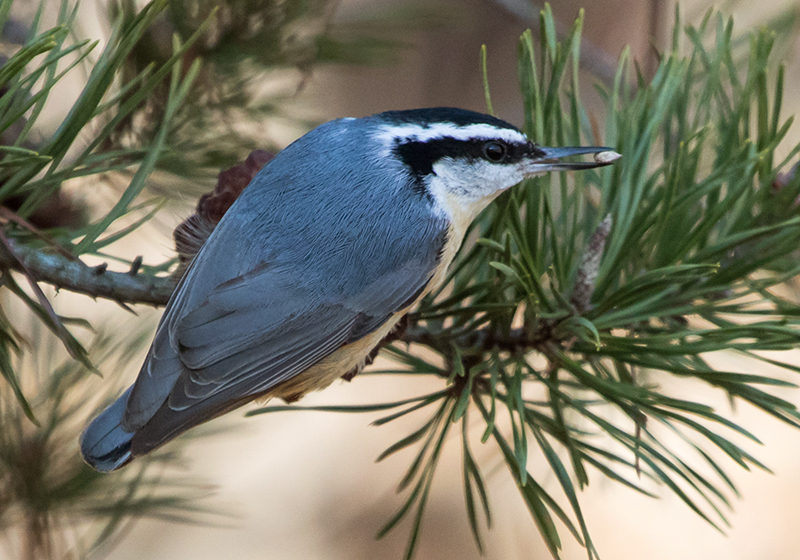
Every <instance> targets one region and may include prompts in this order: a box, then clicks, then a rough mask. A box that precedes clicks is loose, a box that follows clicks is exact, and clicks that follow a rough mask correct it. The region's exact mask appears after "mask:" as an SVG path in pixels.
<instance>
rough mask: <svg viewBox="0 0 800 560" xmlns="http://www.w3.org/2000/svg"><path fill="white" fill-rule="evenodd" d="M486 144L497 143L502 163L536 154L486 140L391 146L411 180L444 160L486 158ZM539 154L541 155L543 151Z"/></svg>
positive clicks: (522, 146)
mask: <svg viewBox="0 0 800 560" xmlns="http://www.w3.org/2000/svg"><path fill="white" fill-rule="evenodd" d="M488 143H498V144H502V145H503V146H505V148H506V153H505V156H504V159H503V163H515V162H517V161H520V160H521V159H522V158H524V157H531V156H534V157H536V156H537V155H538V154H537V152H539V150H538V149H537V148H536V147H535V146H533V144H528V143H525V144H523V143H512V142H506V141H502V140H491V139H488V138H481V139H478V138H475V139H471V140H458V139H456V138H450V137H444V138H437V139H435V140H427V141H424V142H419V141H415V140H405V141H401V140H397V141H396V142H395V145H394V152H395V155H396V156H397V157H398V158H399V159H400V160H401V161H402V162H403V164H405V166H406V167H408V168H409V170H410V171H411V173H412V174H413V175H414V176H415V177H417V178H422V177H425V176H426V175H430V174H431V173H433V165H434V164H435V163H436V162H437V161H439V160H440V159H442V158H444V157H452V158H463V159H466V160H467V161H475V160H479V159H480V160H486V159H488V158H487V155H486V152H485V149H486V146H487V144H488ZM539 153H541V155H544V154H543V152H539ZM490 161H492V160H490Z"/></svg>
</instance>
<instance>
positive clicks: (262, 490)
mask: <svg viewBox="0 0 800 560" xmlns="http://www.w3.org/2000/svg"><path fill="white" fill-rule="evenodd" d="M26 2H28V3H30V4H33V2H32V0H21V1H19V2H16V3H15V5H14V10H16V11H18V13H19V15H18V17H19V18H20V19H21V20H24V18H25V17H27V14H29V13H30V11H31V6H30V5H26ZM420 6H423V7H425V8H430V7H432V6H433V3H432V2H425V3H423V4H421V3H420V2H419V1H417V2H411V1H410V0H408V1H407V0H342V1H341V2H339V3H338V5H337V6H336V9H335V12H334V14H333V16H332V18H333V20H332V21H333V22H334V23H336V24H340V25H343V26H346V25H349V24H353V25H355V24H356V23H357V24H358V26H359V29H362V30H369V29H370V28H369V21H370V18H372V17H374V18H375V21H376V24H375V27H374V29H372V32H373V33H375V34H378V35H380V36H382V37H389V38H391V39H392V40H394V41H396V42H397V46H396V48H395V49H393V50H392V51H391V55H390V56H388V57H386V58H385V59H382V60H380V61H376V62H375V63H374V64H370V65H342V64H337V65H323V66H319V67H314V68H312V69H309V70H308V71H305V72H304V71H300V70H297V69H289V70H284V71H282V72H275V73H274V74H273V75H272V76H271V78H270V80H269V81H268V82H266V83H265V84H264V88H265V92H267V93H269V94H274V93H275V92H278V93H280V94H281V100H280V105H279V106H280V115H281V116H277V117H274V118H270V120H269V121H268V122H264V123H257V126H258V130H259V131H260V132H259V133H262V134H263V135H264V145H265V147H281V146H284V145H286V144H287V143H288V142H290V141H291V140H293V139H294V138H296V137H297V136H299V135H300V134H302V132H303V131H304V130H306V129H307V126H308V123H310V122H323V121H326V120H329V119H332V118H337V117H342V116H363V115H368V114H371V113H374V112H379V111H383V110H388V109H405V108H414V107H425V106H438V105H448V106H458V107H464V108H469V109H473V110H478V111H481V110H483V109H484V108H485V105H484V97H483V88H482V83H481V76H480V71H479V64H478V60H479V58H478V55H479V49H480V47H481V45H483V44H485V45H487V49H488V74H489V80H490V85H491V88H492V97H493V101H494V107H495V109H496V113H497V114H498V115H499V116H501V117H502V118H505V119H506V120H509V121H510V122H516V123H520V122H521V121H522V102H521V98H520V96H519V94H518V86H517V81H516V44H517V39H518V37H519V35H520V34H521V33H522V32H523V31H524V30H525V29H527V28H532V29H534V31H535V30H536V27H537V26H538V10H539V8H540V7H541V6H540V5H539V4H537V3H535V2H529V1H528V0H461V1H457V2H453V1H451V2H444V3H442V4H441V5H439V4H436V8H437V9H436V10H435V11H432V12H431V14H432V15H431V16H430V20H429V21H426V20H425V19H424V18H421V19H420V18H418V19H416V20H414V21H413V23H412V24H408V23H405V24H403V23H397V25H396V26H393V25H390V24H387V21H388V22H391V21H393V20H392V18H393V17H396V18H397V21H398V22H402V21H403V19H402V18H403V14H407V13H408V10H411V9H412V8H413V9H415V10H418V9H419V8H420ZM710 6H711V4H710V3H709V2H707V1H706V0H691V1H685V2H682V3H681V10H682V13H683V15H684V17H685V18H686V19H687V20H688V21H697V20H698V19H699V18H700V17H702V15H703V13H704V12H705V10H707V9H708V8H709V7H710ZM799 6H800V3H798V2H795V1H788V0H787V1H778V0H770V1H761V2H753V1H747V0H745V1H741V2H727V3H722V4H721V5H719V6H718V7H719V8H721V9H722V10H723V11H725V12H726V13H730V14H732V15H734V16H735V18H736V25H737V29H738V31H739V32H742V33H744V32H746V30H747V29H748V28H752V27H754V26H760V25H769V24H770V22H771V21H774V20H775V18H778V17H779V16H781V15H785V14H791V13H794V11H796V10H798V9H800V8H799ZM552 7H553V11H554V13H555V15H556V19H557V20H558V21H559V22H560V24H561V25H562V26H563V28H564V29H566V28H568V27H569V26H570V25H571V24H572V22H573V20H574V18H575V16H576V15H577V12H578V10H579V9H581V8H583V9H585V13H586V16H585V25H584V44H583V60H584V63H585V75H584V76H583V77H582V83H583V85H584V87H585V91H584V99H585V101H586V103H587V107H588V108H589V110H590V111H596V112H597V114H596V115H595V116H596V118H598V119H600V120H602V113H601V112H600V110H601V109H600V104H599V99H598V97H597V95H596V93H595V92H594V90H593V87H592V84H593V83H595V82H602V81H604V80H608V79H609V77H610V76H612V75H613V72H614V70H615V68H616V61H617V57H618V56H619V54H620V52H621V51H622V49H623V48H624V47H625V46H630V48H631V50H632V53H633V56H634V57H635V58H636V59H637V60H638V61H639V63H640V65H641V67H642V68H643V69H645V70H647V69H648V68H652V66H653V64H654V61H655V58H654V57H655V55H654V52H655V49H657V48H659V47H660V46H663V45H664V44H665V41H666V40H667V38H668V37H669V34H670V32H671V28H672V25H673V22H674V18H673V16H674V4H673V2H671V1H668V0H649V1H647V0H590V1H584V2H580V1H576V0H568V1H558V0H556V1H554V2H553V3H552ZM106 9H107V6H105V5H104V4H103V3H101V2H97V3H94V2H88V1H87V2H84V3H83V4H82V5H81V7H80V22H81V27H82V32H83V34H84V35H85V36H88V37H92V38H102V37H103V36H104V34H106V33H107V32H108V26H107V24H104V22H105V21H107V20H106V19H105V18H104V14H105V10H106ZM377 22H380V23H377ZM798 49H800V43H798V42H795V41H792V42H790V43H789V45H788V47H787V48H786V49H785V52H784V56H785V59H786V64H787V78H788V79H787V82H788V83H787V88H786V92H787V98H786V99H785V107H786V108H785V114H796V113H797V112H798V111H800V96H798V95H796V94H794V92H797V91H799V90H800V88H799V87H798V86H800V67H798V64H797V61H798V56H797V55H798V54H800V50H798ZM793 94H794V95H793ZM67 99H68V95H67V97H65V103H64V105H63V106H62V107H59V106H58V104H56V105H55V106H50V107H48V111H49V112H51V113H52V115H51V117H50V118H51V119H52V123H54V124H53V126H55V124H57V122H58V119H59V118H60V117H63V114H61V115H60V114H59V111H60V110H62V111H63V109H64V107H68V106H69V105H68V103H67V102H66V101H67ZM248 124H250V125H253V124H254V123H242V126H247V125H248ZM799 140H800V127H797V126H795V127H794V129H793V130H792V131H791V132H790V141H788V142H787V143H786V144H787V145H789V144H795V143H797V142H798V141H799ZM244 155H246V154H244ZM200 192H202V191H200ZM194 203H195V200H194V199H193V198H191V197H190V196H188V195H187V196H184V197H178V199H177V200H174V201H173V202H172V203H171V204H170V205H169V206H168V208H167V210H166V211H165V212H163V213H162V215H161V216H160V217H159V218H158V220H157V221H154V223H153V224H150V225H149V226H148V227H147V229H146V230H144V231H143V232H142V233H141V234H140V235H139V236H138V237H137V238H136V240H135V243H136V245H135V246H128V247H126V246H124V245H123V246H121V247H118V248H117V250H118V251H120V252H125V251H129V252H130V254H143V255H144V256H145V259H146V260H147V259H151V260H153V261H159V260H163V259H166V258H169V257H170V256H171V247H172V243H171V237H170V236H171V231H172V228H173V227H174V226H175V225H177V224H178V223H179V222H180V221H181V220H182V219H183V218H185V216H186V215H188V214H189V213H190V212H191V209H192V207H193V205H194ZM126 243H132V241H131V240H127V241H126ZM56 303H57V305H58V309H59V312H61V313H64V314H70V310H71V309H72V310H75V311H76V312H77V311H80V313H81V314H85V313H86V310H87V306H89V305H91V307H92V311H91V313H96V317H97V319H98V321H101V320H102V321H103V324H104V325H105V326H106V328H107V329H108V330H109V331H110V332H115V331H116V332H139V331H142V330H143V331H146V332H152V329H153V328H154V326H155V323H156V321H157V318H158V316H159V313H160V311H157V310H152V309H140V310H139V309H137V311H139V316H138V317H135V318H134V317H132V316H131V315H130V314H127V313H125V312H124V311H122V310H120V309H119V308H118V307H117V306H115V305H113V304H111V303H108V302H102V301H98V302H96V303H95V302H90V300H88V299H86V298H83V297H81V296H72V295H70V294H59V295H58V296H57V298H56ZM148 329H149V331H148ZM142 353H143V351H142V352H141V353H140V356H141V355H142ZM714 360H715V363H717V364H719V365H720V367H725V368H727V369H729V370H734V371H736V370H739V371H746V370H747V368H748V367H751V366H752V367H758V368H764V367H765V366H764V365H763V364H757V365H756V364H748V363H746V362H744V361H743V360H742V359H741V358H732V357H731V356H728V355H725V354H721V355H719V356H714ZM138 361H139V358H137V359H135V360H131V364H130V367H128V368H125V369H126V371H114V372H104V373H105V374H106V382H109V381H108V380H109V379H113V380H114V381H113V382H114V383H118V384H119V385H122V384H124V383H125V379H128V380H129V379H132V377H133V376H134V375H135V374H136V371H137V367H138ZM797 362H798V363H800V353H798V359H797ZM381 365H386V364H385V363H383V364H382V363H381V361H380V360H379V361H378V363H377V364H376V365H375V366H374V367H378V368H380V367H381ZM101 386H102V381H98V388H99V387H101ZM425 389H426V388H422V387H419V386H418V385H412V384H410V383H409V382H408V381H407V380H404V379H402V378H388V377H369V376H362V377H357V378H356V379H355V380H354V381H353V382H351V383H344V382H342V383H336V384H334V386H332V387H331V388H329V389H327V390H326V391H324V392H322V393H319V394H314V395H311V396H309V397H306V399H305V400H304V401H303V403H302V404H315V405H316V404H340V403H369V402H379V401H383V400H391V399H396V398H402V397H404V396H409V395H414V394H418V393H419V392H421V391H423V390H425ZM98 390H99V389H98ZM681 390H684V391H685V390H687V387H686V385H685V384H683V385H682V386H681ZM688 390H691V391H696V392H698V393H701V392H704V391H708V389H707V388H705V387H704V386H702V385H699V384H698V385H697V386H691V387H689V389H688ZM785 397H786V398H788V399H790V400H793V402H796V403H798V404H800V395H798V394H789V395H786V396H785ZM713 399H716V400H713ZM708 400H709V401H712V400H713V402H717V403H718V404H719V406H720V407H722V408H727V407H728V404H727V403H726V401H725V400H724V398H723V397H722V395H716V394H711V393H710V392H709V395H708ZM376 417H377V416H376V415H370V414H361V415H344V414H330V413H318V412H283V413H279V414H269V415H264V416H259V417H254V418H248V419H245V418H243V414H242V413H241V412H235V413H233V414H230V415H228V416H227V417H226V418H224V419H222V420H220V421H218V422H215V426H214V428H213V429H214V430H219V431H220V432H221V433H218V434H215V435H210V436H208V437H202V438H197V439H195V440H193V441H191V442H190V443H189V444H188V447H187V452H186V460H185V463H184V464H185V467H184V468H185V471H184V472H185V474H186V476H187V477H202V479H203V480H204V481H205V482H206V483H207V484H209V485H210V486H213V487H214V494H213V496H211V497H210V498H208V499H206V500H205V501H204V502H203V505H204V506H205V507H208V508H210V509H212V510H213V511H214V512H215V513H216V514H217V515H214V516H210V518H209V519H210V522H209V523H207V524H177V523H171V522H169V521H168V520H142V521H139V522H137V523H136V524H135V525H134V526H132V527H131V528H130V530H129V531H127V532H126V533H125V534H124V535H122V536H121V537H120V538H119V539H117V540H115V541H114V542H113V543H112V544H113V546H111V545H109V546H107V547H106V548H105V549H104V550H102V551H101V552H102V554H100V555H98V556H105V557H107V558H109V559H111V560H133V559H142V558H153V559H183V558H186V559H189V558H191V559H194V560H201V559H211V558H237V559H260V558H264V559H287V560H291V559H310V558H319V559H348V560H350V559H352V560H359V559H372V558H400V557H402V554H403V551H404V549H405V546H406V538H407V534H406V533H405V532H404V530H403V527H404V526H401V527H400V528H399V530H395V531H394V532H392V533H391V534H390V535H388V536H387V537H386V538H384V539H383V540H381V541H375V539H374V535H375V533H376V531H377V530H378V529H379V528H380V527H381V526H382V525H383V523H384V522H385V520H387V519H388V518H389V517H390V516H391V515H392V514H393V513H394V512H395V511H396V509H397V508H398V507H399V506H400V504H401V503H402V501H401V499H400V498H399V497H398V496H397V495H396V494H395V493H394V488H395V487H396V484H397V482H398V481H399V480H400V478H401V477H402V476H403V473H404V472H405V469H406V468H407V464H408V462H409V461H410V459H411V456H412V455H411V453H409V452H404V453H399V454H397V455H395V456H393V457H391V458H390V459H388V460H387V461H384V462H382V463H380V464H375V463H374V460H375V458H376V457H377V456H378V455H379V454H380V453H381V451H383V450H384V449H385V448H386V446H387V445H388V443H391V442H393V441H395V440H397V439H398V438H400V437H402V436H403V435H406V434H407V433H409V430H413V429H414V428H415V426H416V425H415V418H414V417H413V415H412V416H411V417H410V418H406V419H404V420H403V421H402V422H398V423H392V424H390V425H387V426H382V427H373V426H370V422H371V421H372V420H374V419H375V418H376ZM736 420H737V421H738V422H739V423H740V424H741V425H744V426H747V427H748V428H749V429H750V430H751V431H752V432H754V433H755V434H756V435H757V436H758V437H759V438H761V440H762V442H763V444H764V445H763V447H758V448H756V447H755V446H750V447H749V448H748V450H749V451H751V452H753V453H754V454H755V455H756V456H757V457H758V458H759V459H761V460H762V461H763V462H764V463H766V464H767V465H768V466H769V467H770V468H771V469H772V470H773V471H774V474H768V473H765V472H760V471H755V472H750V473H748V472H745V471H742V470H736V469H735V468H733V467H732V468H731V469H730V472H731V474H732V476H733V478H734V480H735V481H736V483H737V485H738V487H739V489H740V491H741V500H740V501H739V502H738V503H737V504H736V513H735V514H734V515H732V517H731V519H732V527H731V528H730V529H729V530H728V531H727V533H726V534H724V535H723V534H720V533H719V532H717V531H716V530H715V529H713V528H712V527H710V526H709V525H707V524H706V523H705V522H703V521H702V520H701V519H700V518H698V517H697V516H696V515H694V514H693V513H692V512H691V511H690V510H689V509H688V508H687V507H686V506H685V505H684V504H683V503H681V502H680V500H679V499H678V498H677V497H675V496H674V495H672V494H671V493H669V492H668V491H666V490H665V489H663V488H662V489H659V490H658V493H659V494H660V496H661V498H660V499H658V500H653V499H649V498H646V497H643V496H641V495H638V494H636V493H634V492H632V491H629V490H626V489H624V488H622V487H621V486H619V485H617V484H614V483H611V482H609V481H607V480H605V479H603V478H601V477H599V476H597V475H595V476H594V477H593V478H592V483H591V485H590V487H589V489H588V491H586V492H584V493H583V495H582V496H581V501H582V504H583V508H584V513H585V515H586V518H587V522H588V525H589V527H590V531H591V533H592V534H593V536H594V539H595V542H596V545H597V548H598V550H599V551H600V553H601V555H602V557H603V558H613V559H617V560H627V559H631V560H633V559H637V560H638V559H642V558H647V559H650V560H661V559H664V560H666V559H675V558H681V559H686V560H693V559H698V560H699V559H703V560H705V559H726V560H740V559H741V560H762V559H764V560H772V559H774V560H790V559H794V558H798V557H800V530H798V528H800V509H798V504H800V433H798V432H797V431H793V430H791V429H790V428H788V427H787V426H785V425H783V424H780V423H779V422H777V421H775V420H773V419H770V418H768V417H766V416H765V415H763V414H760V413H758V412H757V411H754V410H751V409H748V408H746V407H742V408H740V409H738V410H737V411H736ZM76 445H77V442H76ZM475 451H476V453H477V455H478V459H479V462H480V465H481V467H482V469H483V471H484V474H485V477H486V481H487V489H488V490H489V494H490V496H489V499H490V505H492V506H493V513H494V523H493V527H492V528H491V530H490V531H487V532H486V533H485V541H486V542H485V545H486V551H485V557H486V558H492V559H516V558H548V557H549V553H548V551H547V549H546V547H545V546H544V544H543V543H542V541H541V539H540V537H539V534H538V532H537V530H536V527H535V526H534V524H533V522H532V521H531V519H530V516H529V514H528V512H527V510H526V508H525V506H524V504H523V502H522V501H521V500H520V498H519V496H518V492H517V489H516V487H515V486H514V483H513V481H512V480H511V478H510V477H509V475H508V473H507V472H506V470H505V465H504V464H503V461H502V459H501V457H500V456H499V454H498V452H497V451H496V450H495V449H494V448H492V447H491V446H486V448H478V449H476V450H475ZM530 468H531V472H532V473H533V474H534V475H537V474H538V475H541V476H543V477H544V481H545V482H548V479H547V476H546V473H547V472H548V471H547V469H546V468H545V466H544V465H542V466H541V467H537V465H536V458H535V457H534V458H532V459H531V466H530ZM549 482H550V483H552V484H553V485H554V487H555V485H556V482H555V481H554V480H549ZM563 540H564V546H565V551H564V558H566V559H573V558H576V559H577V558H582V557H584V554H585V552H584V551H583V549H581V548H580V547H579V546H578V545H577V544H576V543H574V542H573V541H572V540H571V538H570V537H569V535H568V533H567V532H566V531H563ZM5 553H6V552H4V551H3V549H0V558H2V557H4V556H3V554H5ZM9 554H10V553H9ZM8 557H9V558H11V557H12V556H8ZM416 557H417V558H419V559H425V560H428V559H442V560H446V559H459V560H461V559H467V558H479V557H480V555H479V554H478V552H477V550H476V548H475V545H474V542H473V539H472V536H471V534H470V532H469V526H468V522H467V518H466V514H465V510H464V505H463V486H462V480H461V473H460V458H459V455H458V447H457V446H451V449H450V452H449V453H446V454H445V457H444V460H443V463H442V464H441V466H440V468H439V472H438V474H437V479H436V481H435V483H434V489H433V493H432V496H431V500H430V502H429V505H428V510H427V513H426V517H425V522H424V524H423V533H422V538H421V544H420V547H419V550H418V553H417V556H416Z"/></svg>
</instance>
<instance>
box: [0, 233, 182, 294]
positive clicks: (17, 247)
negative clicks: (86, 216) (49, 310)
mask: <svg viewBox="0 0 800 560" xmlns="http://www.w3.org/2000/svg"><path fill="white" fill-rule="evenodd" d="M0 268H5V269H13V270H17V271H20V272H23V273H25V274H26V275H30V276H29V277H30V278H32V279H33V280H35V281H36V282H46V283H48V284H52V285H53V286H55V287H56V288H58V289H65V290H70V291H73V292H77V293H80V294H85V295H88V296H91V297H93V298H98V297H99V298H105V299H110V300H113V301H116V302H118V303H144V304H146V305H152V306H155V307H161V306H164V305H166V303H167V301H168V300H169V297H170V295H172V292H173V290H174V289H175V281H174V280H172V279H171V278H169V277H160V276H150V275H145V274H138V275H132V274H130V273H128V272H109V271H107V270H104V269H100V268H93V267H89V266H87V265H86V264H84V263H83V262H81V261H80V260H77V261H75V260H71V259H67V258H66V257H65V256H63V255H56V254H48V253H45V252H44V251H42V250H40V249H35V248H32V247H28V246H26V245H24V244H22V243H19V242H17V241H15V240H14V239H10V238H8V239H7V243H5V246H4V248H3V249H2V250H0Z"/></svg>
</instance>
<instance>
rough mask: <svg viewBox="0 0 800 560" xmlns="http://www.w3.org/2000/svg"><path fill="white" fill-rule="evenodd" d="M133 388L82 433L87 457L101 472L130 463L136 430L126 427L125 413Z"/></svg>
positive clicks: (82, 443) (90, 463) (84, 457)
mask: <svg viewBox="0 0 800 560" xmlns="http://www.w3.org/2000/svg"><path fill="white" fill-rule="evenodd" d="M130 392H131V389H130V388H129V389H128V390H127V391H125V392H124V393H123V394H122V396H120V398H118V399H117V400H116V401H114V403H113V404H112V405H111V406H109V407H108V408H106V409H105V410H104V411H103V412H102V413H101V414H100V415H99V416H98V417H97V418H95V419H94V420H92V423H91V424H89V425H88V426H87V427H86V429H85V430H84V431H83V434H82V435H81V454H83V460H84V461H86V462H87V463H89V465H90V466H91V467H92V468H94V469H95V470H97V471H100V472H110V471H113V470H116V469H118V468H120V467H122V466H124V465H127V464H128V463H129V462H130V461H131V460H133V456H132V455H131V439H133V435H134V432H127V431H125V430H124V429H123V428H122V416H123V415H124V414H125V407H126V405H127V404H128V395H130Z"/></svg>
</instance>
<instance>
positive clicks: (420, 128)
mask: <svg viewBox="0 0 800 560" xmlns="http://www.w3.org/2000/svg"><path fill="white" fill-rule="evenodd" d="M374 118H376V119H377V120H378V123H379V124H378V127H377V137H378V139H379V141H380V142H381V144H382V146H383V149H384V153H383V155H384V156H388V157H393V158H395V159H397V160H399V161H400V162H401V163H402V165H403V166H404V168H405V169H406V171H407V172H408V173H409V174H410V175H411V178H412V180H413V181H414V182H415V183H416V184H417V185H419V187H420V188H421V189H424V192H425V194H426V195H427V196H429V197H430V198H431V199H432V201H433V202H434V204H435V205H436V206H437V208H438V209H439V210H441V211H442V212H444V213H445V214H446V215H447V216H448V217H449V218H451V219H452V220H454V221H456V222H461V221H465V220H466V221H467V223H468V222H469V221H471V220H472V219H474V218H475V216H477V214H478V213H479V212H480V211H481V210H482V209H483V208H485V207H486V205H487V204H488V203H489V202H491V201H492V200H493V199H494V198H495V197H496V196H497V195H499V194H500V193H502V192H503V191H504V190H506V189H509V188H511V187H513V186H514V185H516V184H517V183H519V182H521V181H522V180H523V179H526V178H528V177H533V176H536V175H540V174H542V173H546V172H548V171H569V170H578V169H590V168H593V167H601V166H604V165H609V164H610V163H612V162H613V161H615V160H616V159H618V158H619V157H620V156H619V154H616V153H615V152H612V151H611V150H610V149H609V148H602V147H595V146H591V147H574V148H547V147H544V146H539V145H537V144H535V143H533V142H532V141H530V140H529V139H528V137H527V136H525V134H523V133H522V132H521V131H520V130H519V129H518V128H516V127H515V126H513V125H511V124H509V123H507V122H505V121H503V120H500V119H497V118H495V117H491V116H489V115H483V114H481V113H475V112H473V111H467V110H464V109H452V108H434V109H413V110H409V111H389V112H386V113H380V114H378V115H375V117H374ZM581 154H595V158H594V160H593V161H590V162H565V161H562V158H565V157H567V156H574V155H581Z"/></svg>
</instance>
